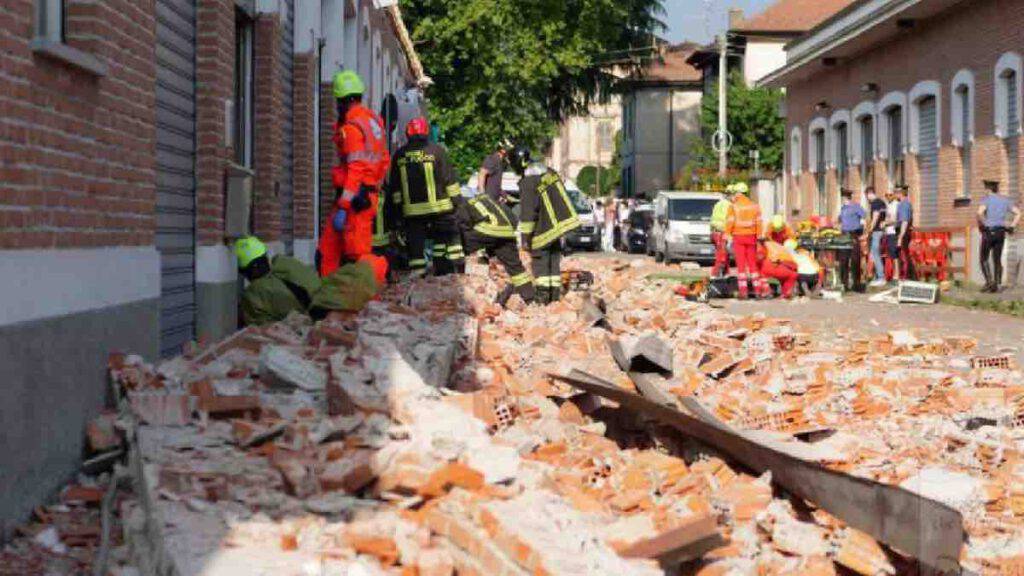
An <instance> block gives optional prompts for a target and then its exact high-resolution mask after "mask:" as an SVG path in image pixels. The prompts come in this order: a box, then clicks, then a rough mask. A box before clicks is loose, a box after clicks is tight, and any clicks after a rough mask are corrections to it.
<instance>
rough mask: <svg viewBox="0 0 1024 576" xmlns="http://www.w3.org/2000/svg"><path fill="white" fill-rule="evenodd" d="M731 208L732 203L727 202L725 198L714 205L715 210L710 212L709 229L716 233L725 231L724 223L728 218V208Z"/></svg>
mask: <svg viewBox="0 0 1024 576" xmlns="http://www.w3.org/2000/svg"><path fill="white" fill-rule="evenodd" d="M731 206H732V202H729V200H728V199H727V198H722V199H721V200H719V201H718V202H716V203H715V208H714V209H713V210H712V211H711V229H712V230H714V231H716V232H722V231H723V230H725V221H726V220H727V219H728V218H729V208H730V207H731Z"/></svg>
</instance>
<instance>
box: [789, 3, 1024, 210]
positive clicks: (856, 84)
mask: <svg viewBox="0 0 1024 576" xmlns="http://www.w3.org/2000/svg"><path fill="white" fill-rule="evenodd" d="M1022 20H1024V3H1021V2H1015V1H1013V0H980V1H975V2H970V3H967V4H964V5H962V6H958V7H956V8H954V9H952V10H950V11H948V12H946V13H944V14H942V15H939V16H937V17H935V18H932V19H929V20H925V21H921V22H918V24H917V26H916V27H915V28H914V30H913V31H912V32H909V33H906V34H904V35H903V36H901V37H898V38H895V39H893V40H891V41H888V42H885V43H883V44H880V45H877V46H874V47H873V48H872V49H870V50H868V51H867V52H865V53H863V54H860V55H857V56H856V57H853V58H850V59H845V60H843V61H841V63H840V65H838V66H836V67H835V68H832V69H829V70H825V71H821V72H819V73H816V74H814V75H813V76H811V77H810V78H808V79H805V80H803V81H800V82H795V83H793V84H791V85H789V86H787V100H788V101H787V110H788V119H787V123H788V128H787V134H788V133H790V130H792V128H793V127H794V126H800V127H801V129H802V134H803V137H804V140H803V151H802V157H803V165H804V166H806V165H807V159H808V144H809V142H810V141H811V139H810V138H809V136H808V126H809V124H810V122H811V121H812V120H814V119H815V118H816V117H818V116H819V115H820V114H819V113H818V112H816V111H815V104H816V103H818V102H820V101H822V100H824V101H826V102H828V103H829V105H830V106H831V108H832V110H830V111H829V113H831V112H833V111H835V110H853V108H854V107H855V106H857V105H858V104H860V103H861V102H863V101H865V100H871V99H873V100H874V101H875V102H877V101H878V100H879V99H880V98H882V97H883V96H884V95H885V94H887V93H889V92H891V91H902V92H904V93H906V94H908V96H909V92H910V90H911V89H912V88H913V87H914V85H915V84H917V83H918V82H921V81H926V80H935V81H937V82H938V83H939V85H940V87H941V93H940V99H941V103H942V104H941V112H940V113H941V124H942V134H941V143H942V146H941V148H940V151H939V159H940V168H939V191H938V193H939V224H940V225H941V226H952V225H956V226H960V225H968V224H970V223H971V222H972V221H973V218H974V213H975V212H976V211H977V203H978V201H979V200H980V199H981V198H982V197H983V196H984V192H983V190H982V186H981V181H982V180H983V179H990V178H992V179H998V180H1000V181H1001V182H1002V183H1003V185H1004V186H1005V185H1006V183H1007V174H1008V168H1007V163H1006V158H1005V147H1004V146H1003V143H1002V141H1001V140H999V139H997V138H996V137H995V136H994V131H995V120H994V114H995V110H994V81H995V77H994V76H995V73H994V67H995V65H996V61H997V60H998V59H999V57H1000V56H1001V55H1002V54H1003V53H1005V52H1009V51H1017V52H1020V51H1021V44H1020V41H1019V25H1018V23H1019V22H1021V21H1022ZM964 68H966V69H970V70H971V71H972V72H973V73H974V88H975V97H974V101H975V110H974V112H975V122H974V125H975V142H974V144H973V149H972V156H973V161H972V168H973V171H972V174H971V183H972V185H971V189H970V191H969V196H970V198H971V199H972V202H971V203H970V205H967V206H961V207H954V205H953V200H954V199H955V198H957V197H959V195H960V194H961V188H962V185H961V172H960V170H961V168H960V154H961V151H960V149H959V148H957V147H955V146H953V143H952V138H951V126H952V121H951V110H952V105H951V102H950V97H951V90H952V87H951V82H952V79H953V77H954V76H955V75H956V73H957V72H958V71H960V70H961V69H964ZM866 83H875V84H877V85H878V91H877V95H876V96H874V97H872V95H870V94H865V93H863V92H862V91H861V87H862V86H863V85H864V84H866ZM908 105H912V103H909V102H908ZM908 115H909V110H906V111H904V118H905V119H906V118H908ZM905 126H909V123H908V122H906V121H905ZM876 138H877V136H876ZM854 146H857V143H854ZM787 153H788V150H787ZM1017 161H1018V162H1020V159H1017ZM906 165H907V183H908V184H909V185H910V186H911V195H912V198H913V199H914V201H915V204H917V203H919V198H918V196H919V193H920V190H919V177H918V171H917V169H916V166H917V159H916V157H914V155H912V154H909V153H908V154H907V155H906ZM1021 173H1024V170H1022V171H1021ZM857 178H858V180H859V176H858V177H857ZM808 179H810V180H811V181H810V182H808V181H807V180H808ZM797 180H799V182H797ZM794 183H797V184H798V186H799V189H800V190H801V193H800V194H799V201H800V202H801V204H799V205H793V204H790V205H789V208H790V211H791V212H792V209H793V208H801V209H802V210H801V214H800V216H799V217H801V218H803V217H807V216H810V215H811V213H810V208H811V207H812V206H813V203H808V202H809V201H810V200H812V199H813V196H811V194H812V193H813V188H814V185H813V175H812V174H810V173H809V172H807V171H806V169H805V170H804V172H803V173H802V174H801V176H800V177H799V178H798V179H796V178H793V177H792V176H790V186H791V190H792V189H794V187H793V184H794ZM851 184H852V183H851ZM874 184H875V187H876V189H878V190H887V189H888V188H889V182H888V177H887V173H886V169H885V162H884V160H881V159H879V160H878V161H877V162H876V167H875V182H874ZM831 192H832V193H834V194H838V189H837V188H836V189H833V190H831ZM796 196H797V195H796V194H795V193H794V192H791V193H790V199H791V200H797V199H798V198H797V197H796Z"/></svg>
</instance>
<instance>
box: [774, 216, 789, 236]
mask: <svg viewBox="0 0 1024 576" xmlns="http://www.w3.org/2000/svg"><path fill="white" fill-rule="evenodd" d="M785 227H786V219H785V218H783V217H782V214H776V215H775V216H772V230H775V231H776V232H777V231H779V230H782V229H783V228H785Z"/></svg>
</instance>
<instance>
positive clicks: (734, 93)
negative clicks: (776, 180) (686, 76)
mask: <svg viewBox="0 0 1024 576" xmlns="http://www.w3.org/2000/svg"><path fill="white" fill-rule="evenodd" d="M781 100H782V91H781V90H777V89H771V88H757V87H751V86H747V83H746V80H744V78H743V74H742V73H741V72H740V71H738V70H734V71H733V72H732V73H730V74H729V84H728V87H727V93H726V111H727V114H728V119H729V122H728V124H729V126H728V128H729V132H730V133H731V134H732V137H733V143H732V148H731V149H730V150H729V168H730V169H739V170H747V171H753V169H754V160H753V159H752V158H751V157H750V152H751V151H753V150H759V151H760V153H761V159H760V164H761V169H762V170H779V169H781V168H782V151H783V146H784V145H785V141H786V136H785V134H786V125H785V122H784V121H783V119H782V118H780V117H779V102H780V101H781ZM700 121H701V134H703V135H704V138H703V139H702V141H701V142H700V143H699V144H698V149H697V150H696V151H695V152H696V154H695V156H696V157H697V158H700V160H701V167H702V168H706V169H711V168H717V166H718V153H717V152H715V151H714V150H713V149H712V148H711V136H712V135H713V134H714V133H715V131H716V130H718V90H714V91H712V93H710V94H705V95H704V99H703V102H702V104H701V114H700Z"/></svg>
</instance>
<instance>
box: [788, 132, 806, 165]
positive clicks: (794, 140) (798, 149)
mask: <svg viewBox="0 0 1024 576" xmlns="http://www.w3.org/2000/svg"><path fill="white" fill-rule="evenodd" d="M802 152H803V147H802V146H801V143H800V128H793V135H792V136H791V137H790V140H789V171H790V173H791V174H793V175H794V176H796V175H798V174H800V171H801V169H802V162H803V158H801V156H802Z"/></svg>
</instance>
